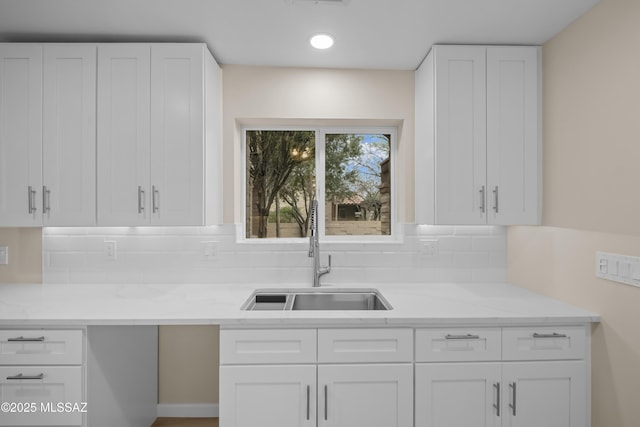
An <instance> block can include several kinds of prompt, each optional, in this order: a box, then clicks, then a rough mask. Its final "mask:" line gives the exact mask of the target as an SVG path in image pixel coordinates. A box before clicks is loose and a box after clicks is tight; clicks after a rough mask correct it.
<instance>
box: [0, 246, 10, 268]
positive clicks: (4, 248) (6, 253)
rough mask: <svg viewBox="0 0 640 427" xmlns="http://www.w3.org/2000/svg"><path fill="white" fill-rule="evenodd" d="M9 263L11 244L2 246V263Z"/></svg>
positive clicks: (0, 253) (0, 259)
mask: <svg viewBox="0 0 640 427" xmlns="http://www.w3.org/2000/svg"><path fill="white" fill-rule="evenodd" d="M8 264H9V246H0V265H8Z"/></svg>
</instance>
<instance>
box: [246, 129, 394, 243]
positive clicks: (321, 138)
mask: <svg viewBox="0 0 640 427" xmlns="http://www.w3.org/2000/svg"><path fill="white" fill-rule="evenodd" d="M259 130H265V131H312V132H315V140H316V147H315V148H316V150H315V151H316V200H317V201H318V218H322V221H320V222H319V224H318V231H319V238H320V241H321V242H326V243H398V242H399V241H401V240H402V233H401V231H400V230H399V222H398V191H397V181H398V179H397V174H396V170H397V169H396V162H397V159H398V128H397V127H394V126H358V127H352V126H321V127H318V126H299V125H296V126H244V127H243V128H242V147H241V158H242V161H241V164H242V233H241V239H239V241H241V242H245V243H256V244H264V243H270V244H273V243H305V244H306V243H308V242H307V238H304V237H289V238H287V237H285V238H282V237H280V238H278V237H267V238H264V239H258V238H254V239H252V238H247V230H246V226H247V132H250V131H259ZM341 133H343V134H384V135H390V137H391V141H390V151H389V152H390V155H391V165H390V168H391V170H390V174H391V234H390V235H386V236H382V235H381V236H365V235H355V236H353V235H351V236H327V235H326V233H325V231H326V228H325V221H324V218H325V179H324V176H325V173H324V172H325V152H326V135H327V134H341Z"/></svg>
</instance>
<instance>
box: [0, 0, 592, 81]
mask: <svg viewBox="0 0 640 427" xmlns="http://www.w3.org/2000/svg"><path fill="white" fill-rule="evenodd" d="M598 1H599V0H343V1H342V2H336V1H335V0H320V1H316V0H0V41H177V42H187V41H189V42H191V41H197V42H205V43H207V45H208V46H209V50H211V52H212V53H213V55H214V56H215V57H216V59H217V60H218V62H220V63H221V64H251V65H273V66H297V67H338V68H378V69H405V70H409V69H415V68H416V67H417V66H418V65H419V63H420V61H421V60H422V59H423V57H424V56H425V55H426V53H427V51H428V49H429V46H431V45H432V44H436V43H472V44H542V43H544V42H545V41H547V40H548V39H550V38H551V37H553V36H554V35H555V34H557V33H558V32H559V31H560V30H562V29H563V28H564V27H566V26H567V25H568V24H569V23H571V22H572V21H574V20H575V19H576V18H578V17H579V16H580V15H582V14H583V13H584V12H586V11H587V10H589V9H590V8H591V7H593V6H594V5H595V4H596V3H597V2H598ZM315 32H327V33H330V34H332V35H334V37H335V38H336V44H335V45H334V47H333V48H332V49H330V50H328V51H316V50H314V49H313V48H311V47H310V46H309V43H308V39H309V37H310V35H311V34H313V33H315Z"/></svg>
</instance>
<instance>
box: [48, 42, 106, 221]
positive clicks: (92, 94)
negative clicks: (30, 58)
mask: <svg viewBox="0 0 640 427" xmlns="http://www.w3.org/2000/svg"><path fill="white" fill-rule="evenodd" d="M43 118H44V124H43V140H42V147H43V164H42V171H43V172H42V173H43V187H42V192H43V199H42V203H43V225H49V226H79V225H82V226H90V225H95V223H96V46H95V45H90V44H74V43H70V44H64V45H57V44H54V45H45V47H44V97H43Z"/></svg>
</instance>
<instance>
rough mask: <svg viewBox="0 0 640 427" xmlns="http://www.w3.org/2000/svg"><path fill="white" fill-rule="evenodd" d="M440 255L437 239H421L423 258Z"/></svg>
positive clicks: (421, 254)
mask: <svg viewBox="0 0 640 427" xmlns="http://www.w3.org/2000/svg"><path fill="white" fill-rule="evenodd" d="M436 255H438V241H437V240H427V239H423V240H420V256H421V257H422V258H431V257H434V256H436Z"/></svg>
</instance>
